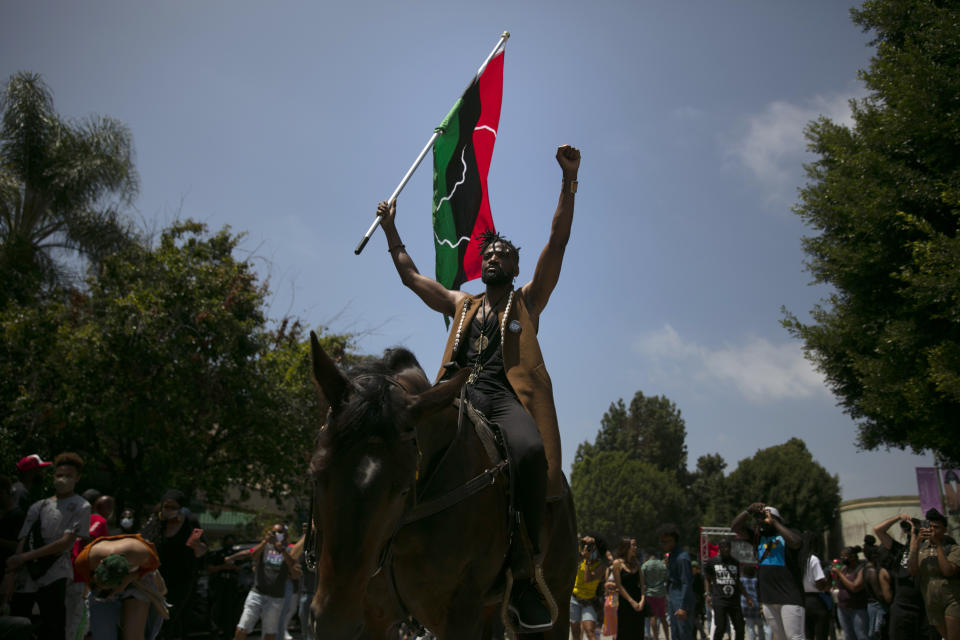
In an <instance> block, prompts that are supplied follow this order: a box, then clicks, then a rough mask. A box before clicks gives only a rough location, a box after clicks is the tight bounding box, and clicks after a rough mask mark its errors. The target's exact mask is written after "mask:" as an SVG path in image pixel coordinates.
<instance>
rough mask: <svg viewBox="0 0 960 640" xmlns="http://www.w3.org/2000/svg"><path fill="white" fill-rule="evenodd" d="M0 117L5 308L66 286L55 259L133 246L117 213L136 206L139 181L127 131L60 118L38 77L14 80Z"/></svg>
mask: <svg viewBox="0 0 960 640" xmlns="http://www.w3.org/2000/svg"><path fill="white" fill-rule="evenodd" d="M0 110H2V112H3V114H2V119H0V277H2V278H3V281H4V283H5V285H4V287H3V288H2V289H0V306H2V304H4V303H5V301H6V300H8V299H17V300H23V299H24V297H25V296H31V295H33V294H34V293H36V291H38V290H39V289H40V288H41V287H42V286H43V285H49V284H51V283H55V282H57V281H58V280H61V279H62V275H63V274H64V268H63V266H62V265H59V264H58V263H57V262H56V260H55V255H54V254H53V253H52V252H54V251H57V250H62V249H67V250H75V251H78V252H80V254H81V255H84V256H86V257H88V258H91V259H93V260H99V259H101V258H102V257H103V256H105V255H107V254H109V253H111V252H113V251H115V250H117V249H118V248H119V247H122V246H124V245H125V244H127V243H128V242H130V241H131V238H132V235H133V234H132V231H131V229H130V227H129V225H128V224H127V223H126V222H125V221H124V219H123V217H122V216H121V214H120V212H119V211H118V208H117V207H118V206H122V205H125V204H129V203H130V202H132V199H133V197H134V196H135V195H136V193H137V188H138V176H137V172H136V169H135V168H134V163H133V141H132V137H131V135H130V131H129V130H128V129H127V127H126V126H125V125H123V124H122V123H120V122H118V121H116V120H113V119H111V118H107V117H100V116H94V117H91V118H88V119H86V120H81V121H76V122H68V121H65V120H63V119H61V118H60V116H58V115H57V113H56V112H55V111H54V109H53V98H52V96H51V94H50V91H49V89H47V87H46V86H45V85H44V83H43V81H42V80H41V78H40V76H39V75H37V74H34V73H25V72H22V73H17V74H14V75H13V76H11V77H10V79H9V80H8V81H7V83H6V85H5V87H4V89H3V93H2V95H0ZM110 197H113V198H115V199H116V200H115V201H114V202H110V201H109V198H110Z"/></svg>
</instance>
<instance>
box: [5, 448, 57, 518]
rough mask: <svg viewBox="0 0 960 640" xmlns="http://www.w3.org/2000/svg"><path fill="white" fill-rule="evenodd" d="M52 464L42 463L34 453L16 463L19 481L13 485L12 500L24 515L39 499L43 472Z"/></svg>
mask: <svg viewBox="0 0 960 640" xmlns="http://www.w3.org/2000/svg"><path fill="white" fill-rule="evenodd" d="M52 465H53V463H52V462H44V461H43V459H42V458H41V457H40V456H39V455H37V454H36V453H32V454H30V455H29V456H24V457H22V458H20V462H18V463H17V474H18V475H19V476H20V479H19V480H17V481H16V482H14V483H13V489H12V490H11V493H13V499H14V500H15V501H16V503H17V506H18V507H20V510H21V511H23V512H24V513H26V512H27V510H28V509H30V505H32V504H33V503H34V502H36V501H37V500H39V499H40V484H41V482H42V481H41V478H42V477H43V470H44V469H45V468H47V467H49V466H52Z"/></svg>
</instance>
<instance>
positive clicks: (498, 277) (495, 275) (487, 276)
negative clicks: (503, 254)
mask: <svg viewBox="0 0 960 640" xmlns="http://www.w3.org/2000/svg"><path fill="white" fill-rule="evenodd" d="M480 279H481V280H482V281H483V284H485V285H487V286H491V285H493V286H497V285H501V284H509V283H510V282H512V281H513V278H512V277H510V276H509V275H507V272H506V271H504V270H503V269H502V268H501V267H496V271H493V272H490V271H487V270H486V269H484V270H483V272H482V273H481V274H480Z"/></svg>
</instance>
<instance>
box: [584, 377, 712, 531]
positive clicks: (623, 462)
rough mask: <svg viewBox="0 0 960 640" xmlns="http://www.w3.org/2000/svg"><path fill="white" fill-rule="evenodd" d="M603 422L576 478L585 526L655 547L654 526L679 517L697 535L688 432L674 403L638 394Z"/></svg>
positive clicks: (618, 405) (617, 404) (615, 406)
mask: <svg viewBox="0 0 960 640" xmlns="http://www.w3.org/2000/svg"><path fill="white" fill-rule="evenodd" d="M600 425H601V426H600V430H599V431H598V432H597V437H596V440H595V441H594V442H593V443H589V442H584V443H581V444H580V446H579V447H578V448H577V453H576V456H575V458H574V463H573V470H572V473H571V476H570V484H571V487H572V489H573V494H574V505H575V507H576V509H577V522H578V523H579V526H580V527H581V530H583V531H585V532H586V531H590V532H596V533H600V534H601V535H603V536H605V537H607V538H608V539H609V540H615V539H616V538H618V537H620V536H631V537H636V538H637V540H638V542H640V543H642V544H644V545H647V546H650V545H655V543H656V536H655V534H654V531H655V529H656V527H657V526H658V525H659V524H661V523H662V522H674V523H676V524H678V525H680V526H682V527H684V529H685V533H687V534H689V535H690V536H693V535H694V526H695V522H696V520H697V518H696V517H695V516H694V515H693V514H692V511H691V503H689V500H688V498H687V495H686V492H685V489H686V487H687V484H688V483H689V478H688V476H689V473H688V472H687V469H686V462H687V447H686V443H685V440H686V435H687V430H686V425H685V424H684V421H683V418H682V417H681V415H680V411H679V409H677V407H676V405H675V404H674V403H673V402H671V401H670V400H669V399H667V398H666V397H663V396H649V397H648V396H644V395H643V393H642V392H640V391H638V392H637V393H636V394H635V395H634V397H633V399H632V400H631V401H630V406H629V407H627V405H625V404H624V402H623V400H622V399H620V400H617V401H616V402H614V403H612V404H611V405H610V409H609V410H608V411H607V412H606V413H605V414H604V415H603V418H602V419H601V421H600ZM692 539H693V538H691V540H692Z"/></svg>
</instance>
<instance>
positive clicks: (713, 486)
mask: <svg viewBox="0 0 960 640" xmlns="http://www.w3.org/2000/svg"><path fill="white" fill-rule="evenodd" d="M726 468H727V462H726V461H725V460H724V459H723V457H722V456H721V455H720V454H719V453H709V454H706V455H702V456H700V457H699V458H697V469H696V471H694V473H693V475H692V477H691V481H690V500H691V502H692V504H693V507H694V508H693V509H692V511H693V515H694V517H695V520H696V522H697V523H699V524H703V525H704V526H708V527H723V526H726V525H727V524H728V523H729V521H730V518H729V514H730V513H732V511H733V509H734V506H733V505H732V503H731V499H730V494H729V492H728V490H727V479H726V477H725V476H724V475H723V472H724V470H725V469H726Z"/></svg>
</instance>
